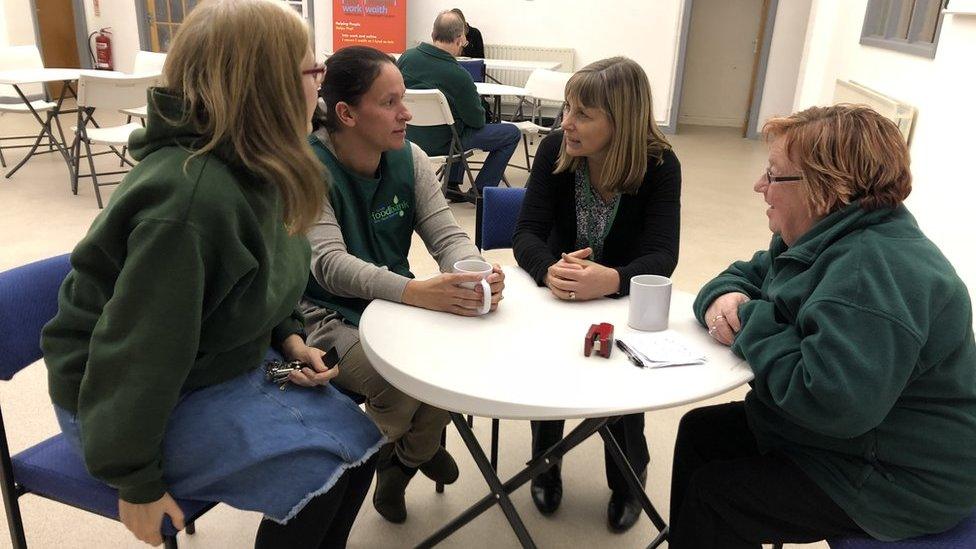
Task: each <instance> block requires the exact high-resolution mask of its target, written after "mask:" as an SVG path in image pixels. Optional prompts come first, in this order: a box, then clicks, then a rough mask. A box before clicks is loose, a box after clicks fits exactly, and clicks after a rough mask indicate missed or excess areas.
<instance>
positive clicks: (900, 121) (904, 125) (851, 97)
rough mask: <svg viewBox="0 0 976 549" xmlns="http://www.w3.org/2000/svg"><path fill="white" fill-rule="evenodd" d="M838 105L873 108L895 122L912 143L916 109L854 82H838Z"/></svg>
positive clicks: (906, 140) (836, 88)
mask: <svg viewBox="0 0 976 549" xmlns="http://www.w3.org/2000/svg"><path fill="white" fill-rule="evenodd" d="M837 103H855V104H858V105H866V106H868V107H871V108H872V109H874V110H875V111H877V112H878V114H880V115H881V116H884V117H885V118H887V119H889V120H891V121H892V122H894V123H895V124H896V125H897V126H898V129H899V130H900V131H901V134H902V136H904V138H905V142H906V143H911V138H912V126H913V125H914V124H915V114H916V110H915V107H913V106H911V105H908V104H905V103H902V102H901V101H898V100H897V99H893V98H891V97H889V96H887V95H885V94H883V93H881V92H878V91H875V90H872V89H871V88H869V87H867V86H864V85H862V84H858V83H857V82H854V81H852V80H838V81H837V86H836V87H835V88H834V104H835V105H836V104H837Z"/></svg>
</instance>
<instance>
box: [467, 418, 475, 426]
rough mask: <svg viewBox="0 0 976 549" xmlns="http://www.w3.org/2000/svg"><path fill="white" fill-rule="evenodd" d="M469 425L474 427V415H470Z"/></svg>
mask: <svg viewBox="0 0 976 549" xmlns="http://www.w3.org/2000/svg"><path fill="white" fill-rule="evenodd" d="M468 427H472V428H473V427H474V416H468Z"/></svg>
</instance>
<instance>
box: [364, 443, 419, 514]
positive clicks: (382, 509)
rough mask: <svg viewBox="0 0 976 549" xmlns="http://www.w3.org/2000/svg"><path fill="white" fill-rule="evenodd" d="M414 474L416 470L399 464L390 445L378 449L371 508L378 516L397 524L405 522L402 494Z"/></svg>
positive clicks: (404, 501)
mask: <svg viewBox="0 0 976 549" xmlns="http://www.w3.org/2000/svg"><path fill="white" fill-rule="evenodd" d="M416 473H417V469H415V468H412V467H406V466H404V465H403V464H402V463H400V460H399V459H397V457H396V452H395V451H393V444H392V443H391V444H386V445H384V446H383V447H382V448H380V450H379V452H377V459H376V489H375V490H373V507H375V508H376V511H377V512H378V513H379V514H380V516H382V517H383V518H385V519H386V520H388V521H390V522H393V523H397V524H399V523H401V522H403V521H405V520H407V502H406V500H405V498H404V493H405V492H406V491H407V484H410V479H412V478H413V476H414V474H416Z"/></svg>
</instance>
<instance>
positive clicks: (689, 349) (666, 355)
mask: <svg viewBox="0 0 976 549" xmlns="http://www.w3.org/2000/svg"><path fill="white" fill-rule="evenodd" d="M624 341H626V343H627V345H629V346H630V348H631V349H633V350H634V352H635V353H637V354H638V355H639V356H640V358H641V360H643V361H644V365H645V367H646V368H667V367H670V366H694V365H698V364H704V363H705V362H706V361H707V360H708V357H706V356H705V353H704V352H703V351H702V350H701V349H699V348H697V347H696V346H694V345H692V344H691V343H689V342H688V341H687V340H686V339H684V338H683V337H682V336H681V335H680V334H678V333H677V332H673V331H671V330H665V331H663V332H643V333H639V334H628V335H627V336H626V339H625V340H624Z"/></svg>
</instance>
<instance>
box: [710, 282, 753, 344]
mask: <svg viewBox="0 0 976 549" xmlns="http://www.w3.org/2000/svg"><path fill="white" fill-rule="evenodd" d="M746 301H749V296H747V295H746V294H744V293H741V292H729V293H727V294H722V295H720V296H718V297H717V298H715V301H712V304H711V305H709V306H708V309H707V310H705V324H706V325H707V326H708V335H710V336H712V337H713V338H714V339H715V340H716V341H718V342H719V343H721V344H723V345H729V346H731V345H732V342H733V341H734V340H735V336H736V334H738V333H739V330H741V329H742V322H741V321H740V320H739V305H742V304H743V303H745V302H746Z"/></svg>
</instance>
